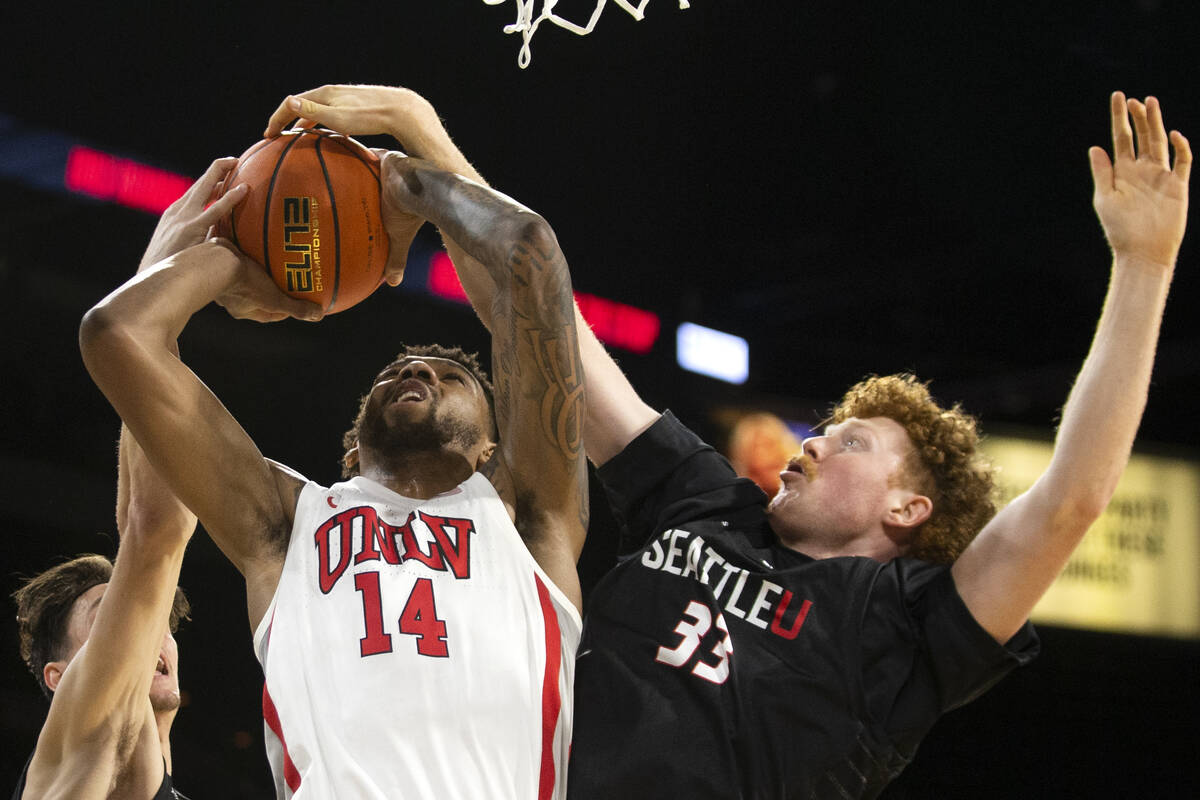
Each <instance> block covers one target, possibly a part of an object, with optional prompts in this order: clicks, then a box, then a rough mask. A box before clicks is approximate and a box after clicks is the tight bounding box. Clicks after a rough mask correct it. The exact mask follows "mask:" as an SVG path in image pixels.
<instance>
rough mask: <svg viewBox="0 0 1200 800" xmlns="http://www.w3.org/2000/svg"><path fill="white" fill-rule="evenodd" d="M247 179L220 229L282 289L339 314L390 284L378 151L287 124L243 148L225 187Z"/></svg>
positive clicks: (331, 135)
mask: <svg viewBox="0 0 1200 800" xmlns="http://www.w3.org/2000/svg"><path fill="white" fill-rule="evenodd" d="M240 183H245V184H248V185H249V187H250V191H249V193H248V194H247V195H246V197H245V199H243V200H242V202H241V203H239V204H238V205H237V207H236V208H234V210H233V213H232V214H231V215H230V217H229V219H228V220H227V221H225V222H223V223H222V225H221V226H220V227H219V228H218V233H219V235H221V236H224V237H226V238H228V239H230V240H231V241H232V242H233V243H234V244H235V245H237V247H238V249H239V250H241V251H242V252H243V253H245V254H246V255H247V256H249V257H250V258H252V259H254V260H255V261H257V262H258V263H259V264H262V265H263V267H265V268H266V270H267V272H269V273H270V274H271V277H272V278H273V279H274V280H275V283H276V285H278V286H279V288H280V289H282V290H283V291H285V292H287V293H288V294H289V295H291V296H292V297H298V298H300V299H302V300H308V301H311V302H313V303H318V304H319V305H320V306H321V307H322V308H323V309H325V313H326V314H333V313H336V312H338V311H344V310H346V309H347V308H350V307H351V306H353V305H355V304H356V303H359V302H362V301H363V300H364V299H366V298H367V296H369V295H370V294H371V293H372V292H374V291H375V290H376V289H377V288H378V287H379V285H380V284H381V283H383V277H384V268H385V266H386V264H387V258H388V238H387V233H386V232H385V231H384V229H383V222H382V219H381V217H380V210H379V190H380V182H379V158H378V157H377V156H376V155H375V154H374V153H372V152H371V151H370V150H368V149H367V148H366V147H363V146H362V145H361V144H359V143H358V142H356V141H355V140H354V139H351V138H350V137H348V136H342V135H341V134H338V133H334V132H332V131H328V130H325V129H323V128H297V129H294V130H289V131H284V132H283V133H281V134H280V135H279V136H276V137H274V138H272V139H263V140H262V141H260V142H257V143H255V144H254V145H253V146H252V147H250V149H249V150H247V151H246V152H245V153H243V154H242V155H241V157H240V158H239V159H238V164H237V166H236V167H234V169H233V171H232V172H231V173H230V174H229V175H228V176H227V177H226V178H225V182H224V186H225V187H226V188H233V187H234V186H237V185H238V184H240Z"/></svg>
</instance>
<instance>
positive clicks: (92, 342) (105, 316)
mask: <svg viewBox="0 0 1200 800" xmlns="http://www.w3.org/2000/svg"><path fill="white" fill-rule="evenodd" d="M119 327H120V326H119V323H118V321H117V320H116V319H115V318H114V315H113V314H112V312H111V310H110V309H108V308H107V307H105V305H104V304H103V303H101V304H99V305H96V306H92V308H90V309H88V312H87V313H86V314H84V315H83V321H82V322H80V323H79V352H80V353H81V354H82V355H83V361H84V363H85V364H87V365H88V368H89V369H90V368H91V366H92V364H93V363H94V362H95V360H96V359H97V358H99V357H101V356H102V355H103V353H104V352H105V351H106V350H108V349H109V347H110V346H111V343H112V341H113V338H114V337H115V336H116V334H117V330H118V328H119Z"/></svg>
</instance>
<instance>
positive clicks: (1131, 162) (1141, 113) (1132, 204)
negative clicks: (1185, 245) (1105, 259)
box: [1088, 92, 1192, 269]
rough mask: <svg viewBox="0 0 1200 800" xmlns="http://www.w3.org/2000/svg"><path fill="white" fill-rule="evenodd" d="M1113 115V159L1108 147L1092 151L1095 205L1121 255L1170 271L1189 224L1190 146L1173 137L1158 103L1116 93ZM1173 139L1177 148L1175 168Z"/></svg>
mask: <svg viewBox="0 0 1200 800" xmlns="http://www.w3.org/2000/svg"><path fill="white" fill-rule="evenodd" d="M1110 110H1111V113H1112V136H1113V159H1112V160H1111V161H1110V160H1109V157H1108V154H1107V153H1106V152H1105V151H1104V149H1103V148H1100V147H1092V148H1091V149H1089V150H1088V157H1089V158H1090V160H1091V165H1092V179H1093V180H1094V181H1095V193H1094V194H1093V196H1092V204H1093V206H1094V207H1095V209H1096V214H1097V215H1098V216H1099V217H1100V224H1101V225H1103V226H1104V234H1105V236H1107V237H1108V243H1109V245H1110V246H1111V247H1112V249H1113V253H1114V254H1115V255H1116V256H1119V257H1128V258H1134V259H1137V260H1139V261H1142V262H1147V263H1149V264H1155V265H1159V266H1162V267H1164V268H1166V269H1171V268H1173V266H1174V263H1175V256H1176V255H1177V254H1178V252H1179V245H1180V243H1181V242H1182V241H1183V232H1184V229H1185V227H1186V225H1187V205H1188V176H1189V174H1190V173H1191V167H1192V150H1191V147H1190V146H1189V145H1188V140H1187V139H1186V138H1184V136H1183V134H1181V133H1180V132H1179V131H1171V133H1170V135H1169V137H1168V134H1167V132H1166V129H1165V128H1164V127H1163V118H1162V109H1161V108H1160V107H1159V104H1158V99H1157V98H1154V97H1147V98H1146V102H1145V103H1142V102H1140V101H1138V100H1136V99H1130V100H1128V101H1127V100H1126V99H1125V95H1123V94H1122V93H1121V92H1114V93H1113V95H1112V99H1111V103H1110ZM1130 117H1132V118H1133V128H1131V127H1130V124H1129V119H1130ZM1134 130H1136V131H1137V139H1136V146H1135V140H1134ZM1168 139H1169V141H1170V144H1171V146H1172V147H1174V149H1175V166H1174V169H1172V167H1171V162H1170V159H1169V153H1168V147H1167V143H1168Z"/></svg>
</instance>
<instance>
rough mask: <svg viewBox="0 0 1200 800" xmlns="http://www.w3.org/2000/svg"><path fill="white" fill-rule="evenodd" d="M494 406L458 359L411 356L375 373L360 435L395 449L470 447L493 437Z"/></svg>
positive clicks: (380, 447)
mask: <svg viewBox="0 0 1200 800" xmlns="http://www.w3.org/2000/svg"><path fill="white" fill-rule="evenodd" d="M490 429H491V420H490V411H489V410H488V404H487V397H486V395H485V394H484V391H483V387H482V386H480V385H479V382H478V381H477V380H475V376H474V375H472V374H471V373H470V371H469V370H467V368H466V367H464V366H462V365H461V364H459V363H458V362H456V361H451V360H449V359H445V358H432V357H423V358H415V357H414V358H406V359H402V360H400V361H396V362H394V363H392V364H390V365H388V367H387V368H385V369H384V370H383V371H382V372H380V373H379V375H378V376H376V378H375V383H374V385H373V386H372V387H371V393H370V395H369V397H368V400H367V408H366V414H365V415H364V417H363V422H362V427H361V429H360V430H359V441H360V442H361V443H362V444H363V445H365V446H367V447H370V448H375V449H378V450H380V451H383V452H387V451H391V450H392V449H394V448H396V449H402V450H403V449H408V450H414V449H422V450H437V449H445V448H453V449H458V450H464V451H466V450H470V449H473V448H475V447H477V446H478V445H479V444H480V443H481V442H483V441H485V440H486V439H487V432H488V431H489V430H490Z"/></svg>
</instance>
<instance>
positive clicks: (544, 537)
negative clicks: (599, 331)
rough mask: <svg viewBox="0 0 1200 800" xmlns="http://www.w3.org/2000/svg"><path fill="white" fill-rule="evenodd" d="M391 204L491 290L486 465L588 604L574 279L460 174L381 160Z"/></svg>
mask: <svg viewBox="0 0 1200 800" xmlns="http://www.w3.org/2000/svg"><path fill="white" fill-rule="evenodd" d="M383 192H384V203H385V204H386V205H391V206H395V207H399V208H402V209H403V210H405V211H407V212H409V213H412V214H416V215H418V216H420V217H423V218H426V219H429V220H430V221H431V222H433V223H434V224H435V225H437V226H438V227H439V228H441V229H442V230H444V231H446V233H447V235H448V236H451V237H453V238H454V240H455V241H456V242H459V243H460V244H461V245H462V246H463V248H464V249H466V250H467V252H469V253H470V254H471V256H472V257H473V258H474V259H475V260H476V261H478V263H480V264H482V265H483V266H484V267H485V268H486V269H487V271H488V275H489V276H490V278H491V281H492V283H493V284H494V286H495V287H496V288H495V292H494V294H493V296H492V297H490V298H489V300H490V312H491V319H492V323H493V325H492V379H493V381H494V383H495V407H496V424H497V427H498V428H499V432H500V443H499V448H498V451H497V455H496V456H494V457H493V458H492V460H491V461H490V462H489V463H488V464H487V465H486V466H485V468H484V469H485V471H486V472H488V473H489V476H490V478H491V480H492V483H493V484H494V485H495V486H496V489H497V491H498V492H499V494H500V496H501V497H502V498H503V499H504V500H505V502H506V503H507V504H509V506H510V507H511V508H512V510H513V516H514V520H515V523H516V526H517V529H518V530H519V531H520V532H521V535H522V537H523V538H524V539H525V542H526V545H527V546H528V547H529V549H530V552H532V553H533V555H534V557H535V558H536V559H537V561H538V563H539V564H541V566H542V568H543V569H544V570H546V573H547V574H548V575H549V576H550V578H551V579H552V580H554V582H555V583H556V584H558V586H559V588H561V589H562V590H563V591H564V592H565V593H566V594H567V596H568V597H570V598H571V599H572V600H573V601H574V602H575V603H576V605H580V604H581V599H582V598H581V594H580V590H579V582H578V578H577V577H576V572H575V562H576V561H577V560H578V558H579V553H580V551H581V550H582V549H583V540H584V535H585V534H586V532H587V519H588V505H587V499H588V495H587V464H586V459H585V458H584V454H583V414H584V413H585V399H584V387H583V367H582V365H581V364H580V361H579V348H578V345H577V344H576V338H575V325H574V318H573V316H572V297H571V277H570V274H569V273H568V272H567V264H566V260H565V259H564V258H563V255H562V252H561V251H560V250H559V248H558V242H557V240H556V239H555V237H554V231H552V230H551V229H550V226H549V225H548V224H547V223H546V221H545V220H544V219H542V218H541V217H540V216H538V215H537V214H535V213H533V212H532V211H530V210H529V209H527V208H525V207H524V206H521V205H520V204H518V203H516V202H515V201H513V200H511V199H510V198H508V197H505V196H504V195H501V194H499V193H497V192H494V191H492V190H491V189H488V188H487V187H484V186H482V185H480V184H478V183H475V182H474V181H471V180H468V179H466V178H464V177H462V176H460V175H456V174H454V173H450V172H446V171H444V170H441V169H438V168H437V167H435V166H433V165H431V164H429V163H427V162H424V161H419V160H417V159H413V158H409V157H407V156H405V155H403V154H401V153H389V154H388V155H387V156H386V157H385V159H384V161H383Z"/></svg>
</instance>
